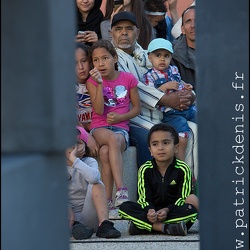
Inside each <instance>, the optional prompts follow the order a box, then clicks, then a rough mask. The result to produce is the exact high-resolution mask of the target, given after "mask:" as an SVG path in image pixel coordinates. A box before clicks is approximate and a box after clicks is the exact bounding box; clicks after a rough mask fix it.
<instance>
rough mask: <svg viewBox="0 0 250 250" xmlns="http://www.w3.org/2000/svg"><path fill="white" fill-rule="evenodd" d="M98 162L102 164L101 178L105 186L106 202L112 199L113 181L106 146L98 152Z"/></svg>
mask: <svg viewBox="0 0 250 250" xmlns="http://www.w3.org/2000/svg"><path fill="white" fill-rule="evenodd" d="M99 154H100V161H101V163H102V167H101V176H102V181H103V183H104V185H105V189H106V194H107V198H108V200H111V199H112V193H113V186H114V179H113V174H112V171H111V167H110V163H109V148H108V146H106V145H103V146H102V147H101V148H100V151H99Z"/></svg>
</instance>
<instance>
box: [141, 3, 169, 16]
mask: <svg viewBox="0 0 250 250" xmlns="http://www.w3.org/2000/svg"><path fill="white" fill-rule="evenodd" d="M144 5H145V10H147V11H149V12H164V13H166V12H167V8H166V6H165V4H164V2H163V1H162V0H145V1H144Z"/></svg>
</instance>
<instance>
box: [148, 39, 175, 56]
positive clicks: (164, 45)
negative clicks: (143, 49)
mask: <svg viewBox="0 0 250 250" xmlns="http://www.w3.org/2000/svg"><path fill="white" fill-rule="evenodd" d="M157 49H166V50H168V51H169V52H170V53H172V54H173V52H174V50H173V46H172V43H171V42H169V41H168V40H166V39H164V38H155V39H153V40H152V41H151V42H150V43H149V45H148V53H151V52H153V51H155V50H157Z"/></svg>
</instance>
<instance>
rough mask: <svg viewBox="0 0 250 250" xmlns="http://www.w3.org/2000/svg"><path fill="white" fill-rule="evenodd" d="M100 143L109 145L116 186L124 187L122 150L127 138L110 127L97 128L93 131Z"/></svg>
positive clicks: (110, 161)
mask: <svg viewBox="0 0 250 250" xmlns="http://www.w3.org/2000/svg"><path fill="white" fill-rule="evenodd" d="M93 135H94V137H95V138H96V140H97V141H98V143H99V145H101V146H103V145H106V146H108V152H109V153H108V155H109V163H110V168H111V171H112V175H113V178H114V180H115V184H116V188H117V189H118V188H120V187H123V159H122V152H123V151H124V150H125V147H126V145H125V139H124V137H123V136H122V135H120V134H116V133H114V132H112V131H110V130H108V129H104V128H100V129H96V130H95V131H94V133H93Z"/></svg>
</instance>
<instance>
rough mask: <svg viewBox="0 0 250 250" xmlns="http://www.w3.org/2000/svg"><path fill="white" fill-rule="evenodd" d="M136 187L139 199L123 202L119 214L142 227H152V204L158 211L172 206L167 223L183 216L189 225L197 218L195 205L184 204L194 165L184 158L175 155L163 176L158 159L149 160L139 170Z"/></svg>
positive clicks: (149, 228) (181, 218)
mask: <svg viewBox="0 0 250 250" xmlns="http://www.w3.org/2000/svg"><path fill="white" fill-rule="evenodd" d="M137 187H138V195H139V198H138V200H137V203H136V202H132V201H128V202H124V203H123V204H122V205H121V207H120V209H119V214H120V216H121V217H122V218H124V219H127V220H131V221H133V222H134V223H135V224H136V225H137V226H139V228H141V229H146V230H149V231H151V230H152V225H151V223H150V222H149V221H148V219H147V212H148V209H150V208H153V209H155V210H156V211H157V210H159V209H161V208H165V207H167V208H169V213H168V217H167V220H166V221H165V222H166V223H172V222H173V223H174V222H178V221H181V220H182V221H185V222H188V224H189V226H188V228H190V227H191V225H192V224H193V223H194V221H195V220H196V218H197V211H196V209H195V208H194V207H192V209H191V210H190V211H187V209H186V207H185V208H184V206H183V205H184V204H185V199H186V198H187V197H188V196H189V195H190V194H191V190H192V173H191V169H190V167H189V166H188V165H187V164H186V163H185V162H184V161H181V160H179V159H176V158H174V160H173V162H172V164H170V165H169V167H168V168H167V170H166V172H165V175H164V177H163V176H162V175H161V173H160V172H159V170H158V168H157V165H156V162H155V159H152V160H151V161H147V162H146V163H145V164H143V165H142V166H141V167H140V168H139V170H138V185H137ZM182 207H183V209H182Z"/></svg>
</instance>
